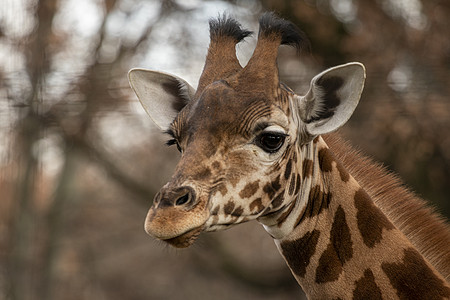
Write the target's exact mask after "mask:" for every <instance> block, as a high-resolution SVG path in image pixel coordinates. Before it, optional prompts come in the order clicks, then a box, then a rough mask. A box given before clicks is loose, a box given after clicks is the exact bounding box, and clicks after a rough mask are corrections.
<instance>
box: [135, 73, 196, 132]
mask: <svg viewBox="0 0 450 300" xmlns="http://www.w3.org/2000/svg"><path fill="white" fill-rule="evenodd" d="M128 81H129V82H130V85H131V88H132V89H133V90H134V92H135V93H136V95H137V97H138V99H139V101H140V102H141V104H142V106H143V107H144V109H145V111H146V112H147V114H148V115H149V116H150V118H152V120H153V122H155V124H156V125H157V126H158V127H159V128H160V129H162V130H167V129H168V128H169V126H170V124H171V123H172V121H173V120H174V119H175V117H176V116H177V114H178V113H179V112H180V111H181V110H182V109H183V107H185V106H186V104H187V103H188V102H189V101H190V100H191V99H193V97H194V94H195V89H194V88H193V87H191V86H190V85H189V83H187V82H186V81H185V80H183V79H181V78H179V77H177V76H174V75H170V74H166V73H162V72H157V71H151V70H145V69H131V70H130V71H129V72H128Z"/></svg>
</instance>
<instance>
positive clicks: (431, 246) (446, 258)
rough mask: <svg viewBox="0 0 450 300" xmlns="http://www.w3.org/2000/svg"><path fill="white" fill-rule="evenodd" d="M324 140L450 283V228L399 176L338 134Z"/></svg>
mask: <svg viewBox="0 0 450 300" xmlns="http://www.w3.org/2000/svg"><path fill="white" fill-rule="evenodd" d="M324 140H325V142H326V143H327V145H328V146H329V148H330V149H331V150H332V152H333V154H334V155H335V156H336V158H337V159H338V160H339V161H340V162H341V163H342V164H343V165H344V167H345V168H346V169H347V170H348V172H349V173H350V174H352V176H353V177H354V178H355V179H356V181H358V183H359V184H360V185H361V186H362V187H363V189H365V190H366V192H367V193H368V194H369V195H370V196H371V198H372V199H373V201H374V202H375V204H376V205H377V206H378V207H379V208H380V209H381V210H382V211H383V213H384V214H385V215H386V216H387V217H388V218H389V219H390V220H391V222H392V223H393V224H394V225H395V226H396V227H397V228H398V229H399V230H401V231H402V232H403V233H404V234H405V235H406V237H407V238H408V239H409V240H410V241H411V243H412V244H413V245H414V246H416V247H417V249H418V250H419V252H420V253H421V254H422V255H423V256H424V257H425V258H426V259H427V260H428V262H429V263H431V264H432V265H433V266H434V267H435V268H436V270H437V271H438V272H440V273H441V274H442V275H443V277H444V278H445V279H446V280H447V281H450V247H449V245H450V227H449V225H448V224H447V223H446V222H445V220H444V218H443V217H441V216H440V215H439V214H438V213H436V212H435V210H434V209H433V208H431V207H430V206H428V205H427V203H426V202H425V201H424V200H423V199H421V198H419V197H418V196H416V195H415V194H414V193H413V192H411V191H410V190H409V189H408V188H407V187H405V185H404V183H403V182H402V181H401V180H400V179H399V177H398V176H397V175H395V174H393V173H392V172H390V171H388V170H387V169H386V168H385V167H384V166H382V165H381V164H379V163H376V162H374V161H373V160H372V159H371V158H369V157H367V156H365V155H363V154H361V153H360V151H358V150H355V149H354V148H353V147H352V146H351V145H350V144H349V143H348V142H347V141H344V140H343V139H342V138H341V137H340V136H339V135H338V134H336V133H334V134H328V135H325V136H324Z"/></svg>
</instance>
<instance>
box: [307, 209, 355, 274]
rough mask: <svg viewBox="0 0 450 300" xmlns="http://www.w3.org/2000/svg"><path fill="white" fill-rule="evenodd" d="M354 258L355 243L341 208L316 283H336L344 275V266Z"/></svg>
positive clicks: (323, 254)
mask: <svg viewBox="0 0 450 300" xmlns="http://www.w3.org/2000/svg"><path fill="white" fill-rule="evenodd" d="M352 257H353V243H352V239H351V234H350V229H349V227H348V225H347V220H346V218H345V212H344V209H343V208H342V207H341V206H339V207H338V209H337V210H336V213H335V215H334V220H333V224H332V225H331V231H330V243H329V244H328V246H327V249H326V250H325V251H324V252H323V253H322V255H321V256H320V259H319V265H318V266H317V270H316V282H317V283H326V282H330V281H335V280H337V279H338V278H339V275H340V274H341V273H342V270H343V266H344V264H345V263H346V262H347V261H349V260H350V259H351V258H352Z"/></svg>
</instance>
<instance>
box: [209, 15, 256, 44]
mask: <svg viewBox="0 0 450 300" xmlns="http://www.w3.org/2000/svg"><path fill="white" fill-rule="evenodd" d="M252 33H253V32H251V31H249V30H245V29H243V28H242V27H241V24H240V23H239V22H238V21H236V20H235V19H233V18H231V17H229V16H227V15H226V14H223V15H222V16H219V17H218V18H217V19H210V20H209V35H210V38H211V40H213V39H214V38H216V37H223V36H230V37H232V38H234V39H235V40H236V42H240V41H242V40H243V39H244V38H246V37H247V36H249V35H251V34H252Z"/></svg>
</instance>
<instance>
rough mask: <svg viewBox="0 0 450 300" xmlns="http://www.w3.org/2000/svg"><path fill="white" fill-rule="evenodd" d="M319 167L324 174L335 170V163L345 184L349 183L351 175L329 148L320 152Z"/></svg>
mask: <svg viewBox="0 0 450 300" xmlns="http://www.w3.org/2000/svg"><path fill="white" fill-rule="evenodd" d="M318 156H319V166H320V170H321V171H322V172H331V171H332V170H333V162H335V163H336V168H337V170H338V172H339V176H340V177H341V180H342V181H343V182H347V181H349V179H350V175H349V174H348V172H347V170H346V169H345V167H344V165H343V164H341V163H340V162H338V161H337V159H336V157H335V156H334V154H333V152H331V150H330V149H328V148H323V149H320V150H319V154H318Z"/></svg>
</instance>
